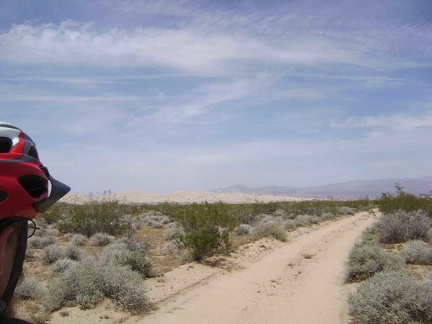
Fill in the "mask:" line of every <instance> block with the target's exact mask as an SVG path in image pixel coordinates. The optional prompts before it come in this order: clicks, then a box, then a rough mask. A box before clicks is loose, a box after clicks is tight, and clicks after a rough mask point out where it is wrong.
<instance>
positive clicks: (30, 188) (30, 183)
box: [18, 174, 48, 198]
mask: <svg viewBox="0 0 432 324" xmlns="http://www.w3.org/2000/svg"><path fill="white" fill-rule="evenodd" d="M18 182H19V183H20V185H21V186H22V187H23V188H24V190H25V191H26V192H27V193H28V194H29V195H30V196H32V197H33V198H39V197H40V196H41V195H43V194H45V193H47V192H48V181H46V180H45V179H43V178H42V177H39V176H36V175H32V174H30V175H25V176H22V177H20V178H19V179H18Z"/></svg>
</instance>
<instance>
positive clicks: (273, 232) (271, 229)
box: [254, 222, 287, 242]
mask: <svg viewBox="0 0 432 324" xmlns="http://www.w3.org/2000/svg"><path fill="white" fill-rule="evenodd" d="M254 234H255V235H256V236H259V237H266V236H269V237H274V238H275V239H277V240H279V241H281V242H286V241H287V232H286V231H285V229H284V228H283V226H282V225H280V224H278V223H276V222H267V223H262V224H259V225H258V226H256V227H255V228H254Z"/></svg>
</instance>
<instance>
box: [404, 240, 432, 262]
mask: <svg viewBox="0 0 432 324" xmlns="http://www.w3.org/2000/svg"><path fill="white" fill-rule="evenodd" d="M402 255H403V256H404V258H405V261H406V262H407V263H413V264H427V265H431V264H432V249H431V248H430V247H429V245H428V244H427V243H425V242H423V241H418V240H415V241H409V242H407V243H406V245H405V247H404V249H403V251H402Z"/></svg>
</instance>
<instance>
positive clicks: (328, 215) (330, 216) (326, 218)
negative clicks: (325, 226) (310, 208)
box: [320, 213, 336, 220]
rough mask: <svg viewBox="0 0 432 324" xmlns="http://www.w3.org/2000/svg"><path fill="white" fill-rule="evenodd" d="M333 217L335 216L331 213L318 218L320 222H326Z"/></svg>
mask: <svg viewBox="0 0 432 324" xmlns="http://www.w3.org/2000/svg"><path fill="white" fill-rule="evenodd" d="M335 217H336V216H335V214H333V213H323V214H322V215H321V217H320V218H321V220H328V219H333V218H335Z"/></svg>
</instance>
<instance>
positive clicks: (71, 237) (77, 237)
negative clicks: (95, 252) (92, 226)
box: [63, 233, 87, 246]
mask: <svg viewBox="0 0 432 324" xmlns="http://www.w3.org/2000/svg"><path fill="white" fill-rule="evenodd" d="M63 237H64V239H65V240H66V241H68V242H70V243H71V244H72V245H77V246H78V245H83V244H84V243H85V242H86V240H87V237H85V236H84V235H82V234H73V233H66V234H65V235H63Z"/></svg>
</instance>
